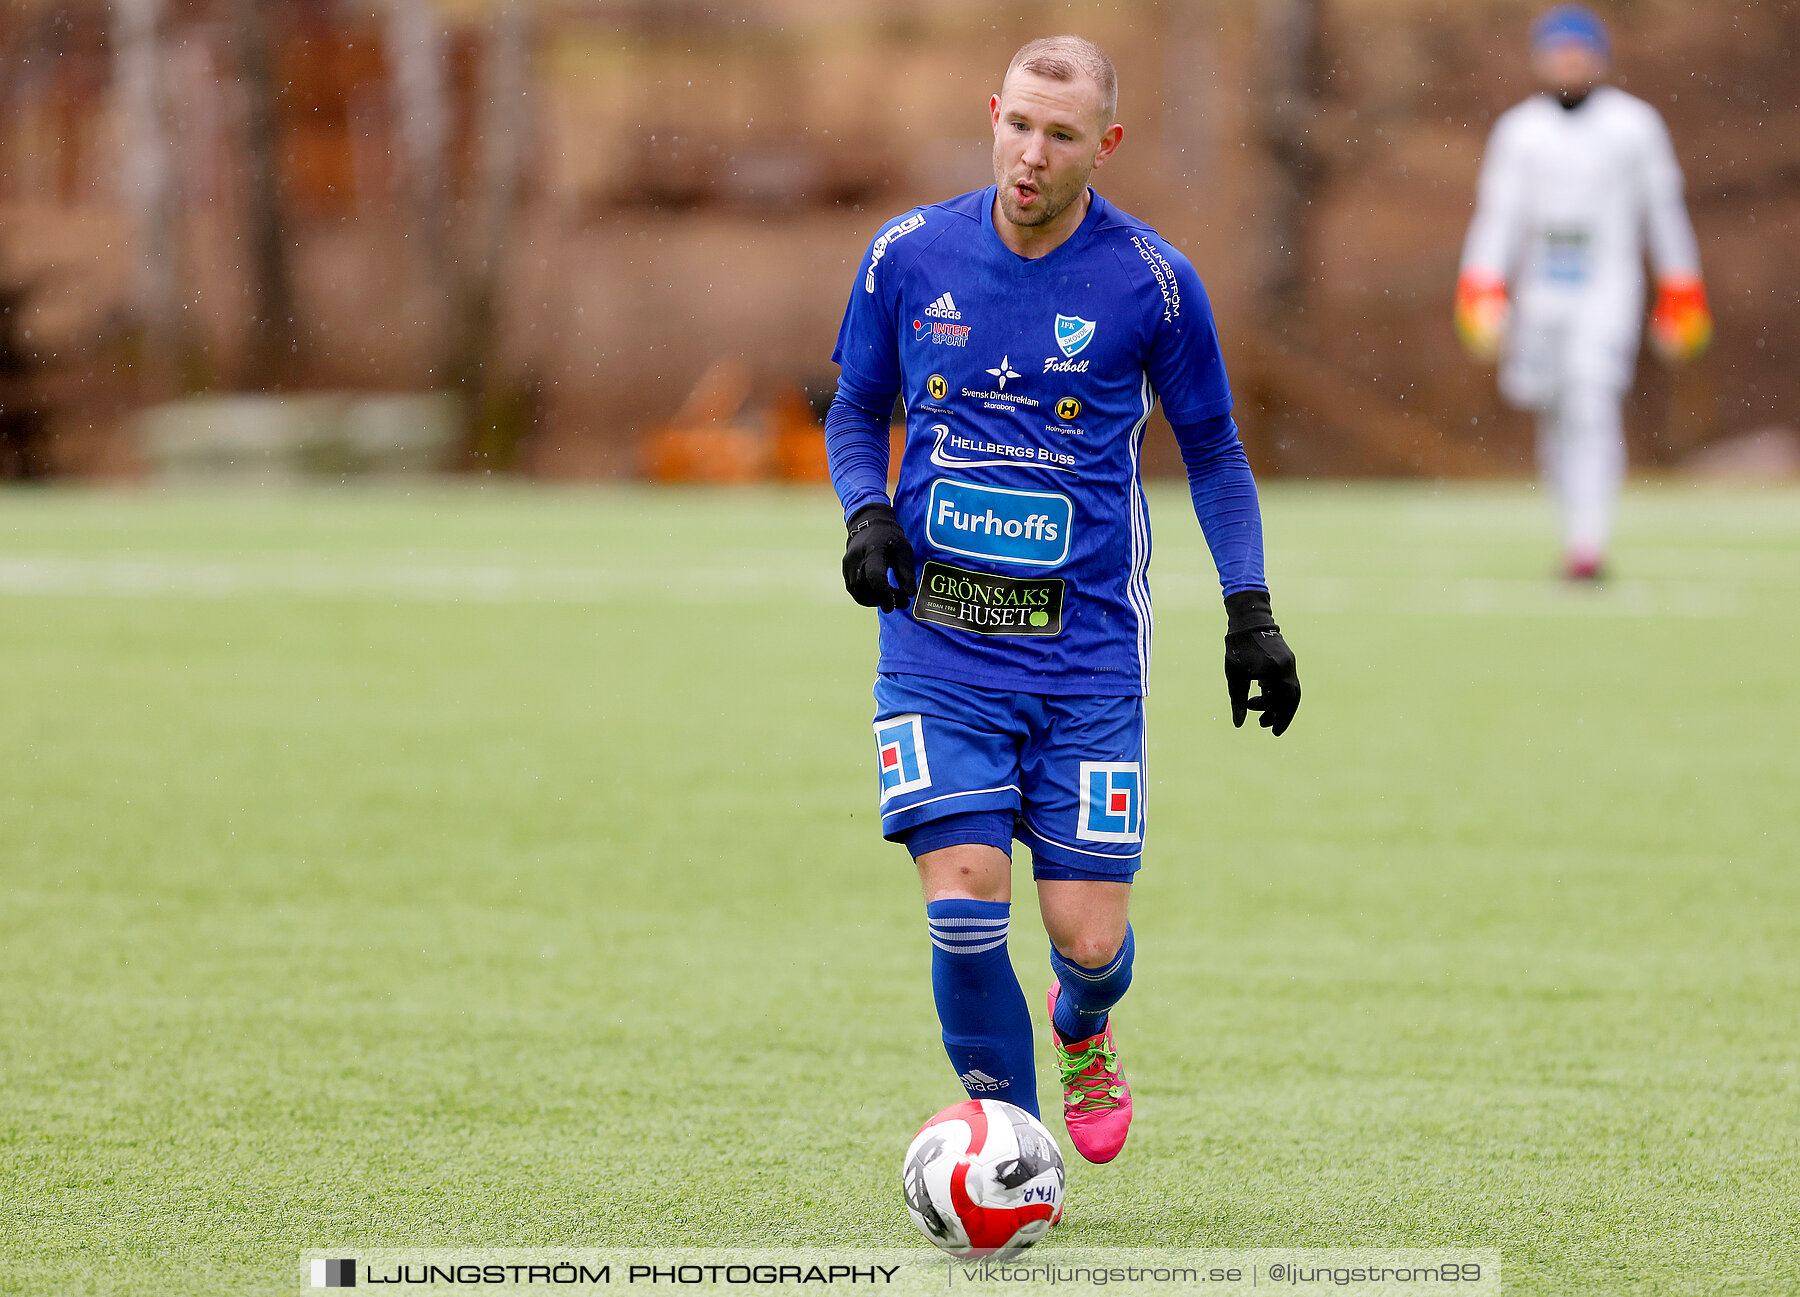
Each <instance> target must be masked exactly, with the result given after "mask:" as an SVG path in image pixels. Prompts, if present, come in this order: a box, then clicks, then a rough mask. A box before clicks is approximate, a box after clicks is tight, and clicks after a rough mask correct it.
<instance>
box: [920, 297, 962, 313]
mask: <svg viewBox="0 0 1800 1297" xmlns="http://www.w3.org/2000/svg"><path fill="white" fill-rule="evenodd" d="M925 314H927V315H935V316H937V317H938V319H940V320H960V319H962V312H961V311H959V310H957V309H956V303H955V302H954V301H952V300H951V297H950V294H948V293H945V294H944V295H943V296H942V297H940V298H938V299H937V301H935V302H933V303H932V304H931V305H930V306H927V307H926V308H925Z"/></svg>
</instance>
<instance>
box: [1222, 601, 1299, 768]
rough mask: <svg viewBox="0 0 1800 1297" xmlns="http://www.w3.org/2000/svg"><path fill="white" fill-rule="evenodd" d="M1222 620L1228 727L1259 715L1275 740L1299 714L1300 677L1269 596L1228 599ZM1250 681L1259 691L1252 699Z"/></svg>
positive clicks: (1292, 653)
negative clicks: (1248, 714)
mask: <svg viewBox="0 0 1800 1297" xmlns="http://www.w3.org/2000/svg"><path fill="white" fill-rule="evenodd" d="M1225 614H1226V617H1227V619H1228V620H1227V623H1226V629H1225V686H1226V688H1227V689H1229V690H1230V691H1231V723H1232V724H1233V725H1236V726H1239V727H1240V728H1241V727H1242V726H1243V724H1244V714H1245V713H1246V712H1253V711H1256V712H1261V713H1262V726H1263V728H1264V729H1266V730H1273V731H1274V732H1275V734H1276V736H1277V737H1279V736H1280V735H1281V734H1283V733H1284V732H1285V731H1286V730H1287V727H1288V725H1289V723H1290V722H1291V721H1292V720H1293V719H1294V712H1295V711H1296V710H1298V709H1299V706H1300V677H1299V676H1298V675H1296V674H1295V673H1294V651H1293V650H1292V649H1290V648H1289V647H1288V646H1287V642H1286V641H1285V640H1283V639H1282V638H1281V627H1279V626H1277V625H1276V624H1275V618H1274V616H1273V615H1272V614H1271V613H1270V612H1269V592H1268V591H1267V590H1240V591H1238V592H1237V593H1236V594H1228V595H1226V596H1225ZM1252 680H1255V681H1257V682H1258V683H1260V684H1261V685H1262V692H1261V693H1260V694H1258V695H1257V696H1256V697H1254V698H1252V697H1251V696H1250V682H1251V681H1252Z"/></svg>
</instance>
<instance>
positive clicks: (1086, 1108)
mask: <svg viewBox="0 0 1800 1297" xmlns="http://www.w3.org/2000/svg"><path fill="white" fill-rule="evenodd" d="M1060 994H1062V983H1061V982H1052V983H1050V994H1049V997H1048V998H1049V1004H1050V1024H1051V1025H1050V1043H1051V1044H1053V1045H1055V1046H1056V1070H1057V1072H1058V1073H1060V1074H1061V1076H1062V1089H1063V1123H1064V1124H1065V1125H1067V1126H1068V1128H1069V1141H1070V1142H1071V1143H1073V1144H1074V1145H1075V1151H1076V1152H1077V1153H1079V1154H1081V1155H1082V1156H1083V1157H1085V1158H1086V1159H1087V1160H1088V1161H1090V1162H1110V1161H1112V1160H1113V1159H1114V1158H1115V1157H1117V1156H1118V1155H1119V1150H1120V1149H1122V1148H1124V1147H1125V1136H1126V1135H1128V1134H1129V1133H1130V1132H1131V1087H1130V1086H1129V1085H1127V1084H1126V1083H1125V1073H1124V1072H1123V1071H1122V1070H1121V1069H1120V1067H1119V1051H1118V1050H1117V1049H1115V1048H1114V1047H1113V1038H1112V1022H1111V1020H1110V1019H1109V1020H1108V1021H1107V1024H1106V1030H1104V1031H1102V1032H1101V1033H1100V1034H1099V1035H1097V1036H1089V1037H1088V1038H1087V1039H1086V1040H1077V1041H1074V1042H1073V1043H1071V1044H1068V1045H1065V1044H1063V1043H1062V1037H1061V1036H1060V1035H1058V1034H1057V1031H1056V999H1057V996H1059V995H1060Z"/></svg>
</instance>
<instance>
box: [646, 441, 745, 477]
mask: <svg viewBox="0 0 1800 1297" xmlns="http://www.w3.org/2000/svg"><path fill="white" fill-rule="evenodd" d="M767 460H768V455H767V454H766V453H765V447H764V442H763V438H761V437H759V436H758V435H757V434H756V433H755V432H754V431H753V430H752V429H749V428H659V429H658V430H657V431H655V432H653V433H651V434H650V435H649V436H648V437H646V438H645V439H644V445H643V461H644V472H645V473H646V474H648V475H649V478H650V480H651V481H653V482H754V481H756V479H757V478H759V477H761V476H762V474H763V466H764V464H765V463H766V462H767Z"/></svg>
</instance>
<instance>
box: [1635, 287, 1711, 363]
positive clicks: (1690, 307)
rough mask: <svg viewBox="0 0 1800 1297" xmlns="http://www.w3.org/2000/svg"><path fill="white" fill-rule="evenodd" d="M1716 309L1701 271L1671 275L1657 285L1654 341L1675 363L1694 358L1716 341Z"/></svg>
mask: <svg viewBox="0 0 1800 1297" xmlns="http://www.w3.org/2000/svg"><path fill="white" fill-rule="evenodd" d="M1712 336H1713V318H1712V312H1711V311H1710V310H1708V309H1707V306H1706V285H1704V284H1702V283H1701V282H1700V277H1699V276H1698V275H1671V276H1669V278H1667V279H1664V280H1662V281H1661V282H1660V283H1658V284H1657V286H1656V309H1655V310H1654V311H1652V312H1651V313H1650V345H1651V346H1652V347H1653V348H1655V350H1656V354H1657V355H1658V356H1660V357H1661V358H1662V359H1663V360H1665V361H1667V362H1668V363H1669V364H1671V365H1678V364H1680V363H1681V362H1682V361H1685V360H1693V359H1694V358H1695V357H1697V356H1699V355H1700V353H1701V352H1703V351H1705V350H1706V348H1707V346H1708V344H1710V343H1711V342H1712Z"/></svg>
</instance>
